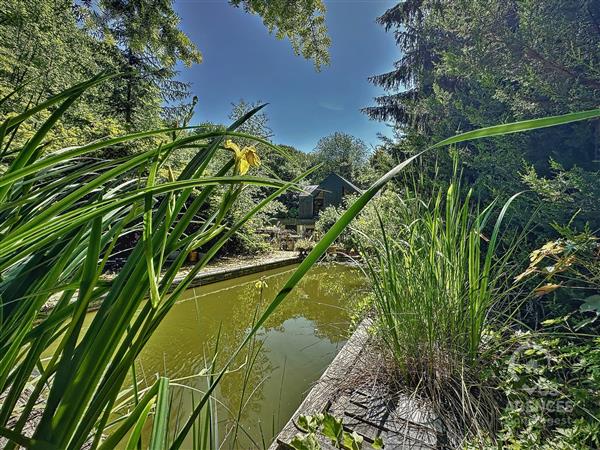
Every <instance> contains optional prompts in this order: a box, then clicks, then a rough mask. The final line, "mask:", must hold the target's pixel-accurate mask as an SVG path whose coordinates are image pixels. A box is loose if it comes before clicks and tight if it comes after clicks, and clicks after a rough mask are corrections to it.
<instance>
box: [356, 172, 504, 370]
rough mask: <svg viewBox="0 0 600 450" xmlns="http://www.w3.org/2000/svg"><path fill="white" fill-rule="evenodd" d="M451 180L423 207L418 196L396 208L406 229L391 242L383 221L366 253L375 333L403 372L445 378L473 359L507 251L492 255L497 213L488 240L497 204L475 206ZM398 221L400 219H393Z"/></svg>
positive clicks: (497, 293) (500, 294) (497, 298)
mask: <svg viewBox="0 0 600 450" xmlns="http://www.w3.org/2000/svg"><path fill="white" fill-rule="evenodd" d="M460 191H461V186H460V183H459V182H453V183H452V184H450V186H449V187H448V188H447V189H446V190H445V191H440V192H439V193H438V195H437V197H436V198H434V199H432V200H431V201H429V202H427V201H424V200H422V199H421V198H419V196H418V194H413V196H412V197H410V198H407V199H405V201H404V202H403V203H402V204H401V206H399V207H398V210H397V211H395V213H399V214H400V216H401V218H402V222H403V223H404V226H403V227H401V229H400V230H399V232H398V233H397V234H396V235H394V236H393V237H392V236H390V235H389V234H388V231H387V230H386V227H385V223H384V221H383V219H381V218H380V225H381V232H382V233H381V236H382V238H381V240H380V241H379V242H376V243H374V244H375V245H372V246H371V247H372V249H373V250H372V251H371V252H368V253H365V256H366V258H365V260H366V263H367V264H366V266H367V269H368V270H367V274H368V275H369V278H370V281H371V285H372V288H373V292H374V299H375V302H374V303H375V307H376V309H377V312H378V321H379V328H378V329H379V331H380V334H381V337H382V339H383V341H384V342H385V344H386V346H387V347H388V348H389V349H390V350H391V352H392V354H393V356H394V359H395V361H396V362H397V364H398V367H399V369H400V371H401V372H402V374H403V375H405V376H407V377H409V378H411V377H416V378H417V379H419V378H421V377H424V378H430V379H434V378H437V377H448V376H452V375H454V374H456V373H457V370H459V369H460V368H461V367H462V366H464V365H472V364H474V363H475V362H476V361H477V356H478V351H479V347H480V342H481V339H482V334H483V331H484V327H485V324H486V318H487V317H488V314H489V312H490V310H491V309H492V307H493V305H494V304H495V303H496V302H498V301H500V300H501V299H502V297H503V295H504V294H505V291H503V290H501V289H499V288H500V287H501V281H502V277H503V275H504V273H505V272H506V269H507V263H508V256H509V255H510V254H511V253H512V251H513V249H514V246H513V247H512V248H510V247H509V248H504V249H503V255H502V257H496V256H497V255H496V249H497V246H498V240H499V238H500V229H501V223H502V220H503V218H504V215H505V213H506V211H507V209H508V207H509V206H510V203H511V202H512V200H513V199H514V198H515V197H513V198H511V199H510V200H509V201H508V202H507V203H506V204H505V205H504V207H503V208H502V210H501V212H500V214H499V216H498V217H497V219H496V222H495V224H494V226H493V227H492V230H491V235H490V236H487V237H486V235H485V234H486V232H487V229H486V225H487V223H488V221H489V219H490V217H491V215H492V213H493V212H494V211H495V208H494V206H495V204H492V205H490V206H489V207H487V208H485V209H484V210H483V211H476V210H474V208H473V207H472V205H471V203H472V199H471V196H472V193H471V191H469V192H467V193H466V195H461V193H460ZM396 220H397V219H396Z"/></svg>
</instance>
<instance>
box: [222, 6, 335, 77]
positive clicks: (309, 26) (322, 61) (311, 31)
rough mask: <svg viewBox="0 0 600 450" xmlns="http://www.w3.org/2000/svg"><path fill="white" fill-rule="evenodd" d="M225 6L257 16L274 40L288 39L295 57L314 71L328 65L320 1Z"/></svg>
mask: <svg viewBox="0 0 600 450" xmlns="http://www.w3.org/2000/svg"><path fill="white" fill-rule="evenodd" d="M229 3H231V4H232V5H234V6H238V7H239V6H243V7H244V9H245V10H246V11H248V12H251V13H253V14H258V15H259V16H261V17H262V19H263V23H264V25H265V26H266V27H267V29H268V30H269V31H270V32H275V35H276V36H277V38H278V39H288V40H289V41H290V43H291V44H292V48H293V49H294V51H295V52H296V54H297V55H302V56H303V57H304V58H306V59H312V61H313V62H314V65H315V68H316V69H317V70H319V69H320V68H321V67H322V66H323V65H328V64H329V46H330V45H331V40H330V39H329V36H328V35H327V27H326V26H325V12H326V8H325V3H324V2H323V1H322V0H297V1H293V2H290V1H287V0H229Z"/></svg>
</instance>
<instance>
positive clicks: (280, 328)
mask: <svg viewBox="0 0 600 450" xmlns="http://www.w3.org/2000/svg"><path fill="white" fill-rule="evenodd" d="M294 269H295V266H288V267H285V268H281V269H275V270H271V271H267V272H262V273H259V274H255V275H249V276H244V277H240V278H236V279H233V280H228V281H223V282H219V283H215V284H211V285H208V286H203V287H199V288H194V289H190V290H189V291H187V292H186V294H185V295H184V297H182V299H181V301H180V302H178V303H177V304H176V305H175V306H174V307H173V309H172V310H171V312H170V313H169V314H168V316H167V317H166V318H165V319H164V321H163V323H162V324H161V325H160V327H159V328H158V329H157V331H156V333H155V334H154V335H153V336H152V338H151V339H150V341H149V342H148V344H147V346H146V347H145V349H144V351H143V352H142V354H141V356H140V358H139V361H138V365H137V374H138V377H139V378H142V379H143V378H145V379H146V380H147V381H148V383H151V382H153V381H154V380H155V379H156V374H161V375H166V376H168V377H169V378H170V379H172V380H177V379H181V378H185V380H182V381H180V382H179V383H181V384H186V385H188V386H192V387H193V388H196V389H198V390H200V391H203V390H204V389H205V388H206V382H207V381H206V377H203V376H202V377H198V376H196V377H193V376H194V375H197V374H199V373H200V372H201V371H202V370H203V369H204V368H205V367H206V366H207V364H208V362H209V361H210V360H211V359H212V357H213V354H214V352H215V344H216V337H217V336H218V335H219V336H220V338H219V342H218V350H217V365H219V363H221V364H222V363H223V362H224V361H225V359H226V357H227V356H228V355H229V354H230V353H231V352H232V351H233V349H234V348H236V347H237V345H238V344H239V342H240V341H241V339H242V338H243V337H244V336H245V334H246V333H247V331H248V329H249V327H250V326H251V324H252V321H253V318H254V317H255V314H257V313H258V312H262V311H263V309H264V307H265V306H266V304H267V303H268V302H269V301H271V300H272V299H273V298H274V296H275V294H276V293H277V292H278V290H279V289H280V288H281V286H282V285H283V284H284V283H285V281H286V280H287V278H288V277H289V275H290V274H291V273H292V271H293V270H294ZM259 280H262V281H264V282H266V284H267V287H265V288H263V291H262V298H261V290H260V289H259V288H258V287H257V286H256V283H257V281H259ZM362 286H363V279H362V275H361V273H360V271H359V270H358V269H356V268H354V267H352V266H349V265H343V264H323V265H318V266H315V267H314V268H313V269H312V270H311V271H310V272H309V273H308V274H307V275H306V276H305V278H304V279H303V280H302V282H301V283H300V284H299V285H298V286H297V287H296V288H295V289H294V291H293V292H292V294H291V295H290V296H288V298H287V299H286V300H285V301H284V302H283V303H282V304H281V305H280V307H279V308H278V309H277V310H276V311H275V313H274V314H273V315H272V316H271V317H270V318H269V320H268V321H267V322H266V324H265V326H264V327H262V328H261V330H260V332H259V333H258V335H257V339H256V342H255V345H254V349H255V350H256V351H255V352H254V355H255V358H254V359H253V367H252V370H251V371H248V370H247V369H248V367H249V365H248V364H247V365H245V366H244V365H243V362H244V360H245V357H246V356H247V355H248V352H246V353H245V354H244V355H243V356H242V357H241V358H240V359H239V361H237V362H236V364H235V365H234V366H235V367H233V369H237V370H234V371H233V372H232V373H229V374H228V375H226V377H225V378H224V379H223V381H222V383H221V385H220V386H219V388H218V390H217V392H216V398H217V400H218V402H219V403H220V404H221V406H220V407H219V408H217V415H216V419H217V422H218V430H219V436H220V438H219V439H220V440H222V439H224V438H225V437H227V439H228V444H226V446H225V447H229V446H230V445H231V441H232V438H233V434H234V431H233V430H234V429H235V427H233V425H232V424H233V423H234V419H235V418H236V417H237V414H238V411H240V405H243V407H242V412H241V415H240V420H239V424H240V428H239V429H238V432H237V446H238V447H239V448H263V447H266V446H268V445H269V443H270V442H271V440H272V439H273V438H274V436H276V435H277V434H278V432H279V431H280V429H281V428H282V427H283V426H284V425H285V423H286V422H287V421H288V420H289V418H290V417H291V416H292V414H293V413H294V411H295V410H296V408H297V407H298V406H299V405H300V403H301V402H302V399H303V398H304V397H305V395H306V394H307V392H308V390H309V389H310V387H311V384H312V383H313V382H315V381H316V380H317V379H318V378H319V377H320V375H321V374H322V373H323V371H324V370H325V368H326V367H327V366H328V364H329V363H330V362H331V360H332V359H333V358H334V356H335V355H336V354H337V352H338V351H339V350H340V348H341V347H342V346H343V344H344V343H345V341H346V338H347V337H348V332H349V325H350V317H349V307H350V306H351V304H352V302H354V301H356V299H357V298H358V296H359V294H360V290H361V287H362ZM251 360H252V358H251ZM219 367H220V366H219ZM245 378H246V379H247V382H246V383H245V382H244V380H245ZM173 382H174V383H177V382H176V381H173ZM244 386H246V389H245V391H244ZM173 389H174V392H175V398H174V403H173V404H174V405H175V410H178V411H179V414H178V415H179V417H180V418H183V417H186V416H187V413H189V411H190V410H191V408H192V402H193V400H194V399H195V400H196V401H197V400H198V399H199V398H200V395H201V394H200V393H198V392H196V393H193V391H192V390H191V389H184V388H178V387H174V388H173ZM243 392H244V394H243V395H242V393H243ZM228 410H229V412H228ZM174 420H176V419H174ZM188 447H191V442H188V443H187V444H186V445H184V448H188Z"/></svg>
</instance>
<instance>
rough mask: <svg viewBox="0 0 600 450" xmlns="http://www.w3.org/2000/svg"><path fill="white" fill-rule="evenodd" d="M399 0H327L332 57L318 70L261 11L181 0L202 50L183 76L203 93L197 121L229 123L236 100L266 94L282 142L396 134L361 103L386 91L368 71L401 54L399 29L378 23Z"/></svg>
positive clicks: (370, 139)
mask: <svg viewBox="0 0 600 450" xmlns="http://www.w3.org/2000/svg"><path fill="white" fill-rule="evenodd" d="M395 3H396V2H395V1H389V0H329V1H326V5H327V10H328V11H327V17H326V18H327V26H328V28H329V34H330V37H331V40H332V46H331V49H330V52H331V65H330V66H329V67H324V68H323V69H322V71H321V72H316V71H315V70H314V67H313V64H312V62H311V61H307V60H305V59H303V58H302V57H299V56H296V55H295V54H294V52H293V50H292V48H291V45H290V44H289V42H287V41H280V40H277V39H276V38H275V36H273V35H270V34H269V33H268V31H267V30H266V28H265V27H264V26H263V24H262V22H261V19H260V18H259V17H256V16H252V15H249V14H247V13H244V11H243V10H242V9H238V8H234V7H232V6H230V5H229V4H228V2H227V1H226V0H176V2H175V7H176V10H177V12H178V14H179V15H180V17H181V26H182V29H183V30H184V31H185V32H186V33H187V34H188V35H189V36H190V38H191V39H192V40H193V41H194V42H195V43H196V45H197V46H198V48H199V49H200V51H201V52H202V56H203V62H202V64H198V65H195V66H193V67H191V68H183V69H182V70H181V73H180V77H179V78H180V79H182V80H184V81H189V82H191V83H192V93H193V94H194V95H197V96H198V105H197V107H196V114H195V116H194V121H195V122H197V123H200V122H205V121H210V122H217V123H228V122H229V120H228V118H227V117H228V114H229V112H230V111H231V104H232V103H235V102H237V101H239V100H240V99H244V100H245V101H247V102H256V101H262V102H268V103H269V106H268V107H267V109H266V112H267V115H268V116H269V118H270V125H271V128H272V129H273V132H274V134H275V136H274V138H273V140H274V141H275V142H276V143H278V144H288V145H292V146H294V147H296V148H298V149H299V150H303V151H311V150H313V149H314V147H315V145H316V143H317V141H318V140H319V138H321V137H323V136H327V135H328V134H331V133H333V132H335V131H343V132H346V133H350V134H352V135H354V136H356V137H359V138H361V139H362V140H363V141H365V142H366V143H367V144H370V145H375V144H377V143H378V140H377V137H376V135H377V133H383V134H386V135H390V134H391V131H390V128H389V127H388V126H386V124H384V123H380V122H375V121H372V120H369V119H368V118H367V116H365V115H364V114H362V113H361V112H360V108H362V107H364V106H369V105H371V104H372V103H373V101H372V98H373V97H374V96H376V95H379V94H380V93H381V92H382V91H381V89H379V88H377V87H375V86H373V85H371V84H370V83H369V82H368V81H367V77H369V76H370V75H374V74H379V73H382V72H386V71H388V70H390V69H391V68H392V63H393V61H394V60H396V59H398V50H397V48H396V46H395V45H394V39H393V36H392V34H391V33H386V32H385V31H384V30H383V28H382V27H381V26H379V25H378V24H377V23H375V19H376V17H377V16H379V15H380V14H381V13H383V12H384V11H385V10H386V9H387V8H389V7H391V6H393V5H394V4H395Z"/></svg>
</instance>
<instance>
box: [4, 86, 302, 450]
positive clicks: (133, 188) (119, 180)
mask: <svg viewBox="0 0 600 450" xmlns="http://www.w3.org/2000/svg"><path fill="white" fill-rule="evenodd" d="M111 79H112V76H111V75H99V76H96V77H94V78H92V79H90V80H88V81H85V82H83V83H80V84H78V85H76V86H73V87H72V88H70V89H68V90H66V91H64V92H61V93H59V94H57V95H56V96H54V97H52V98H50V99H49V100H47V101H45V102H43V103H41V104H39V105H37V106H34V107H31V108H30V109H28V110H26V111H24V112H22V113H20V114H15V115H13V116H12V117H8V118H6V119H5V120H4V121H3V122H2V124H1V126H0V157H1V158H2V161H1V162H2V164H3V165H4V166H5V167H6V170H5V171H4V173H2V175H1V176H0V233H1V234H0V273H1V275H2V278H1V280H0V298H1V306H0V324H1V328H0V355H1V356H0V395H1V397H0V403H1V407H0V436H2V437H4V438H7V439H8V440H9V442H5V448H7V449H11V448H15V447H16V446H17V445H20V446H25V447H28V448H29V447H32V448H37V447H40V446H45V448H60V449H79V448H81V447H82V445H84V443H87V445H89V446H90V447H91V448H103V449H104V448H107V449H108V448H113V447H114V445H116V444H117V443H118V442H119V441H120V440H121V439H122V438H124V437H125V436H126V435H127V434H128V433H129V432H130V431H131V430H135V432H134V434H133V435H132V436H133V437H131V436H130V438H129V442H130V444H131V445H132V446H136V447H137V445H138V441H136V439H137V437H139V436H141V435H140V434H139V431H140V430H141V429H142V426H143V423H144V422H145V420H146V418H147V416H148V413H149V412H150V411H151V410H153V411H154V425H153V432H152V437H151V441H150V447H151V448H164V447H165V443H166V440H165V439H166V430H167V424H168V420H167V419H166V415H167V414H168V403H169V390H170V388H169V381H168V379H166V378H161V379H159V380H157V382H156V383H155V384H154V385H152V386H150V387H148V388H144V389H138V386H137V384H134V386H133V389H132V390H129V391H125V392H122V388H123V382H124V380H125V379H126V377H127V376H128V374H129V373H130V371H132V370H133V368H134V366H133V364H134V361H135V358H136V357H137V355H138V354H139V353H140V351H141V349H142V348H143V347H144V345H145V343H146V342H147V341H148V339H149V338H150V336H151V335H152V333H153V332H154V331H155V330H156V328H157V326H158V324H159V323H160V322H161V320H162V318H163V317H165V315H166V314H167V313H168V312H169V310H170V308H171V307H172V305H173V304H174V302H175V301H176V300H177V298H178V296H179V295H180V294H181V293H182V292H183V291H184V290H185V289H186V287H187V286H188V285H189V283H190V282H191V281H192V280H193V279H194V277H195V276H196V275H197V274H198V272H199V271H200V270H201V269H202V268H203V267H204V266H206V264H207V263H208V262H209V261H210V260H211V259H212V258H213V257H214V255H215V254H216V253H217V251H218V250H219V248H220V247H221V246H223V244H224V243H225V242H226V241H227V240H228V239H229V238H230V237H231V236H232V235H233V234H234V233H236V231H237V230H238V229H239V228H240V227H241V226H242V225H243V224H244V223H245V222H246V221H248V220H249V219H250V218H251V217H252V216H253V215H255V214H256V213H257V212H258V211H260V210H261V209H262V208H264V207H265V206H266V205H268V204H269V202H271V201H272V200H273V199H274V198H276V197H277V196H278V195H279V194H281V193H282V192H284V191H285V190H287V189H290V188H292V187H293V186H294V185H295V183H297V182H298V181H299V180H300V179H301V178H303V177H304V176H305V175H306V174H303V175H302V176H300V177H298V178H297V179H296V180H292V181H289V182H284V181H281V180H278V179H267V178H258V177H253V176H248V175H245V173H246V172H247V171H248V170H249V169H250V168H251V167H250V166H253V165H256V164H258V157H257V155H255V154H254V153H252V155H251V156H252V160H249V158H250V156H249V154H248V153H246V154H244V155H242V156H244V158H245V159H244V160H243V161H242V160H241V159H240V158H239V157H236V156H237V155H236V156H234V158H232V159H230V160H228V161H226V162H225V163H224V165H223V166H222V167H221V168H220V169H219V170H218V171H217V173H216V174H215V175H214V176H207V175H206V173H205V170H206V168H207V166H208V164H209V162H210V161H211V160H212V159H213V157H214V155H215V154H216V153H217V152H219V151H225V148H226V147H231V145H230V144H228V145H226V146H224V145H223V139H224V138H225V137H231V138H235V137H238V138H244V139H249V140H252V139H254V140H256V141H259V142H261V143H262V144H263V145H266V146H270V147H273V146H272V145H271V144H270V143H268V142H266V141H264V140H260V139H258V138H254V137H252V136H248V135H245V134H243V133H236V132H235V130H236V128H237V127H238V126H239V125H240V124H241V123H243V122H244V120H247V119H248V117H250V116H251V115H252V114H254V113H256V112H257V111H258V110H259V109H260V108H256V109H254V110H252V111H250V112H249V113H248V114H246V115H245V116H244V117H242V118H241V119H240V120H238V121H236V122H235V123H233V124H232V125H231V126H230V127H229V128H228V129H227V130H223V131H209V132H206V131H205V130H202V129H198V130H195V132H194V133H191V132H189V130H185V129H177V128H173V129H158V130H149V131H145V132H140V133H135V134H129V135H125V136H120V137H116V138H111V139H104V140H100V141H97V142H92V143H89V144H87V145H83V146H77V147H70V148H65V149H63V150H60V151H57V152H49V153H46V152H44V147H45V145H46V142H45V138H46V136H47V133H48V132H49V131H50V130H51V129H52V128H53V126H55V125H56V124H57V122H58V121H59V120H60V118H61V117H62V115H63V114H64V113H65V111H67V110H68V109H69V107H71V105H72V104H73V103H75V102H76V101H77V99H78V98H79V97H80V96H81V95H82V94H83V93H84V92H85V91H86V90H87V89H89V88H91V87H93V86H97V85H99V84H100V83H103V82H108V81H109V80H111ZM46 111H48V112H49V113H50V116H49V117H48V118H47V119H46V120H44V121H42V122H40V123H38V124H37V131H36V133H35V134H34V135H33V136H32V137H31V138H30V139H29V140H28V141H27V142H26V143H25V144H24V145H23V146H22V147H16V146H15V145H14V144H13V142H17V141H18V140H17V141H14V140H13V138H14V137H15V136H17V135H18V133H19V127H20V126H21V125H22V124H23V123H25V122H26V121H33V122H34V123H35V120H36V118H37V114H38V113H41V112H46ZM149 137H154V138H156V139H157V140H158V141H159V142H160V143H159V145H155V146H150V147H149V148H148V149H147V150H145V151H143V152H140V153H138V154H136V155H134V156H132V157H129V158H124V159H116V160H106V161H105V160H101V161H98V160H96V159H92V158H89V157H87V155H88V154H90V152H95V154H98V152H99V151H101V150H103V149H109V148H114V147H117V146H119V145H125V144H129V143H131V142H138V141H142V142H144V141H143V140H144V139H146V138H149ZM146 142H147V141H146ZM184 147H185V148H188V149H189V148H195V149H196V150H197V152H196V153H195V156H194V157H193V158H192V159H191V160H190V161H189V162H188V164H187V166H186V167H185V168H184V170H183V171H182V173H181V175H180V176H179V177H178V178H177V179H173V178H171V179H170V180H166V181H164V182H159V178H158V176H157V174H158V172H159V170H160V169H161V168H163V167H164V165H165V161H166V160H167V157H168V156H169V155H171V154H173V153H174V152H177V151H178V150H179V149H181V148H184ZM273 148H274V149H276V150H278V149H277V148H276V147H273ZM242 159H243V158H242ZM244 161H246V163H247V164H243V163H244ZM232 171H233V173H232ZM242 172H243V173H244V174H243V175H242ZM136 173H139V174H143V175H144V176H143V177H141V176H136ZM125 176H128V178H124V177H125ZM246 185H256V186H263V187H266V188H271V191H272V193H271V194H269V195H268V196H267V197H266V198H265V199H264V200H263V201H261V202H260V203H259V204H258V205H256V206H255V207H253V208H251V209H250V210H248V211H247V213H246V214H245V215H244V216H243V217H241V218H240V219H239V220H237V221H236V222H234V223H233V225H228V226H225V225H224V224H223V220H224V218H225V217H226V216H227V213H228V211H229V210H230V209H231V207H232V205H233V204H234V203H235V201H236V198H237V197H238V196H239V194H240V192H241V190H242V188H243V186H246ZM217 187H225V189H216V188H217ZM194 189H197V190H198V191H199V193H194V191H193V190H194ZM215 196H218V197H219V199H218V202H217V203H218V205H219V206H218V208H216V210H214V212H209V213H208V214H207V213H206V208H205V209H204V210H203V208H204V207H205V205H206V204H207V202H208V200H209V199H211V198H214V197H215ZM200 211H203V215H198V213H199V212H200ZM209 211H212V210H210V209H209ZM192 221H196V222H197V221H201V223H200V226H198V227H196V228H193V230H194V231H189V230H190V229H189V227H188V226H189V225H190V223H191V222H192ZM140 225H141V228H142V238H141V239H140V240H139V242H137V244H136V246H135V247H134V248H133V250H132V252H131V254H130V255H129V257H128V258H127V260H126V262H125V263H124V265H123V267H122V268H121V269H120V271H119V273H118V275H117V276H116V278H115V279H114V280H111V281H106V280H105V279H103V278H102V276H101V274H102V272H103V269H104V268H105V266H106V264H107V261H108V260H109V258H110V257H111V255H112V254H113V252H114V249H115V246H116V245H117V241H118V239H119V238H120V236H121V235H122V234H124V233H126V232H128V231H130V230H132V229H135V227H139V226H140ZM206 244H210V245H209V246H206ZM202 245H204V246H205V247H204V248H206V250H205V253H204V254H203V255H202V257H201V258H200V259H199V261H198V262H197V263H196V264H195V265H194V266H193V268H192V269H191V270H190V271H189V273H187V274H186V276H185V277H183V278H182V279H181V280H178V281H177V282H176V281H175V277H176V275H177V273H178V270H179V269H180V267H181V266H182V264H183V263H184V262H185V259H186V257H187V255H188V253H189V252H190V251H192V250H194V249H196V248H198V247H200V246H202ZM170 255H176V256H175V257H174V260H173V261H171V259H170V258H168V257H169V256H170ZM167 261H169V262H167ZM91 304H99V305H100V307H99V310H98V312H97V314H96V315H95V317H94V318H93V320H92V322H91V323H90V325H89V327H83V320H84V317H85V314H86V311H87V309H88V306H89V305H91ZM51 347H52V350H51V357H50V358H49V359H48V360H46V359H43V355H44V354H45V352H48V351H50V348H51ZM134 379H135V374H134ZM123 405H125V406H126V405H132V406H131V409H130V411H128V412H126V413H125V414H124V415H122V417H121V418H120V419H118V420H114V416H113V413H114V412H115V410H117V409H119V407H120V406H123ZM27 429H29V430H31V429H33V432H32V433H28V432H27V431H26V430H27ZM187 431H188V430H187V429H186V433H185V434H187Z"/></svg>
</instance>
